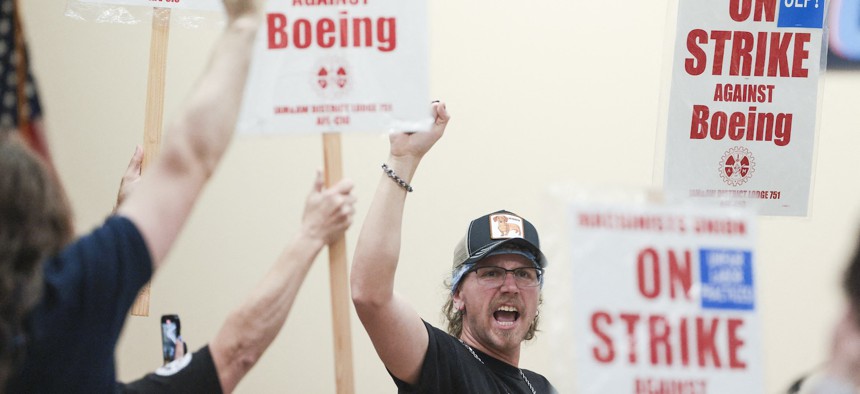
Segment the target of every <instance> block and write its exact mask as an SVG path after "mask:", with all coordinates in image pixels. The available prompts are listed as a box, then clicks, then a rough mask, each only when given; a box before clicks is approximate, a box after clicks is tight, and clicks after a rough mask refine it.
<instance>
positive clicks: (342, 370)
mask: <svg viewBox="0 0 860 394" xmlns="http://www.w3.org/2000/svg"><path fill="white" fill-rule="evenodd" d="M340 152H341V151H340V134H339V133H324V134H323V157H324V161H325V185H326V187H331V186H332V185H334V184H335V183H337V182H338V181H340V180H341V178H343V164H342V160H341V153H340ZM328 260H329V284H330V287H331V289H330V290H331V312H332V329H333V332H334V370H335V386H336V389H337V394H352V393H354V392H355V387H354V383H353V374H352V339H351V337H350V333H351V331H350V328H349V316H350V315H349V302H350V300H349V280H348V276H347V270H346V238H345V237H340V239H338V240H337V241H335V242H333V243H332V244H330V245H329V246H328Z"/></svg>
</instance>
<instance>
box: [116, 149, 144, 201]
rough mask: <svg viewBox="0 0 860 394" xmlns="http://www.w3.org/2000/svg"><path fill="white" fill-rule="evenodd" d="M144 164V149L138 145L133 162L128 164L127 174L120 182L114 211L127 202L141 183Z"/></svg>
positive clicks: (132, 158)
mask: <svg viewBox="0 0 860 394" xmlns="http://www.w3.org/2000/svg"><path fill="white" fill-rule="evenodd" d="M142 163H143V148H141V147H140V145H138V146H136V147H135V148H134V154H133V155H132V156H131V161H129V162H128V168H126V170H125V174H123V176H122V180H120V182H119V191H118V192H117V194H116V206H115V207H114V210H116V208H117V207H119V205H120V204H122V202H123V201H125V199H126V197H128V195H129V194H131V191H132V190H134V187H135V186H137V183H138V181H140V166H141V164H142Z"/></svg>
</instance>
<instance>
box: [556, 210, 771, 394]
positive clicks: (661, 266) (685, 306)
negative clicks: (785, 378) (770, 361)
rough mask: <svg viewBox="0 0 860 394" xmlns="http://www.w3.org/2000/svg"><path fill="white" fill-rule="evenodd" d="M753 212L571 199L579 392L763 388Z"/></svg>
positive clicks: (663, 393)
mask: <svg viewBox="0 0 860 394" xmlns="http://www.w3.org/2000/svg"><path fill="white" fill-rule="evenodd" d="M753 218H754V214H753V213H752V211H749V210H738V209H734V208H733V209H731V210H728V209H725V208H724V209H720V208H717V207H708V208H704V207H692V206H677V207H669V206H657V205H642V204H638V205H631V204H587V203H577V204H573V205H572V206H571V208H570V210H569V214H568V226H569V231H567V236H566V238H565V239H566V242H568V245H569V249H570V252H569V256H570V261H569V262H554V263H553V264H554V265H555V264H569V265H570V273H569V275H570V276H569V277H568V278H567V280H568V281H571V283H572V286H571V287H572V290H570V293H569V294H570V297H572V309H573V313H572V314H570V316H572V319H573V321H572V324H571V325H569V326H568V327H570V326H572V335H573V336H572V337H573V338H574V339H573V340H574V346H573V347H572V349H573V350H572V351H573V352H575V357H574V358H573V359H574V360H575V365H576V372H577V374H578V376H579V379H578V381H577V384H576V386H577V391H576V392H578V393H583V394H587V393H595V394H596V393H633V394H674V393H689V394H706V393H710V394H719V393H758V392H763V388H764V386H763V365H762V362H763V359H762V354H761V350H760V349H761V334H760V332H761V322H760V317H759V315H758V304H757V303H756V283H755V278H756V275H755V267H756V264H755V263H756V254H755V251H754V235H755V223H754V221H753Z"/></svg>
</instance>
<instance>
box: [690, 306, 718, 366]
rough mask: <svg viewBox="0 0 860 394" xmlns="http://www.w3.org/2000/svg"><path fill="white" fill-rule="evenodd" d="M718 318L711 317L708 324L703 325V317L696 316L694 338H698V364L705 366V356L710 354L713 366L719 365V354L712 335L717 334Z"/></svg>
mask: <svg viewBox="0 0 860 394" xmlns="http://www.w3.org/2000/svg"><path fill="white" fill-rule="evenodd" d="M719 322H720V321H719V320H717V319H716V318H712V319H711V322H710V324H709V325H708V326H707V327H706V326H705V319H704V318H702V317H697V318H696V338H697V339H698V351H699V366H700V367H706V366H707V365H706V364H707V360H706V358H707V357H708V355H709V354H710V356H711V358H710V360H711V362H712V363H713V365H714V367H717V368H719V367H720V355H719V354H718V353H717V345H716V342H715V339H714V337H715V336H716V334H717V326H718V324H719Z"/></svg>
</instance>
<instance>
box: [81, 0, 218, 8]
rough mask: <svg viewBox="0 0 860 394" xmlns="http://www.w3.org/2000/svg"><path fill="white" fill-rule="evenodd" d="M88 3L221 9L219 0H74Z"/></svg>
mask: <svg viewBox="0 0 860 394" xmlns="http://www.w3.org/2000/svg"><path fill="white" fill-rule="evenodd" d="M76 1H78V2H81V3H89V4H109V5H130V6H145V7H158V8H176V9H189V10H223V9H224V6H223V5H222V4H221V1H220V0H76Z"/></svg>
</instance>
